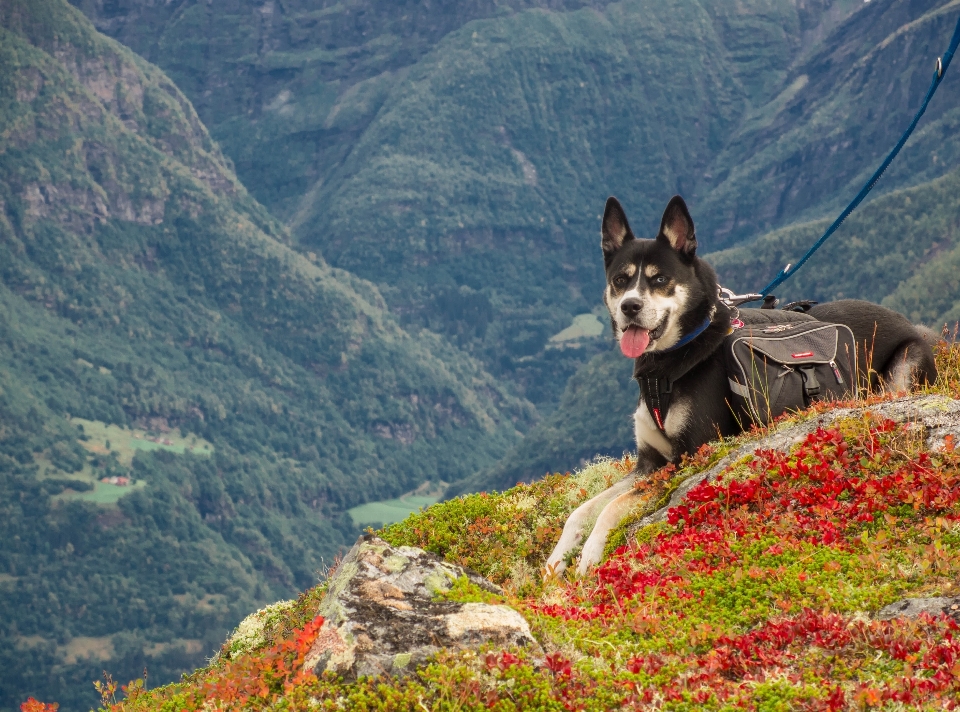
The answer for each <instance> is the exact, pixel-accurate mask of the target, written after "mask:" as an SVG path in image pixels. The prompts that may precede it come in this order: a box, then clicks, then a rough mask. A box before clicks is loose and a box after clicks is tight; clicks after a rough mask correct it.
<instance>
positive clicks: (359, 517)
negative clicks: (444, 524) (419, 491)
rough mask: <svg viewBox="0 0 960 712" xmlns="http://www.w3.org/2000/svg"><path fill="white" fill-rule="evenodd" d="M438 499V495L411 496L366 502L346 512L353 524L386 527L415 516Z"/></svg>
mask: <svg viewBox="0 0 960 712" xmlns="http://www.w3.org/2000/svg"><path fill="white" fill-rule="evenodd" d="M439 499H440V497H439V495H434V496H430V495H411V496H409V497H398V498H396V499H387V500H383V501H382V502H367V503H366V504H361V505H360V506H358V507H353V508H352V509H348V510H347V512H348V513H349V514H350V517H351V518H352V519H353V521H354V523H355V524H380V525H387V524H393V523H395V522H402V521H403V520H404V519H406V518H407V517H408V516H410V515H411V514H416V513H417V512H419V511H421V510H422V509H425V508H426V507H429V506H430V505H431V504H435V503H436V502H437V501H438V500H439Z"/></svg>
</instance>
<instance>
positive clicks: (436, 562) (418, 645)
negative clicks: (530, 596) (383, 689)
mask: <svg viewBox="0 0 960 712" xmlns="http://www.w3.org/2000/svg"><path fill="white" fill-rule="evenodd" d="M461 577H466V578H467V579H469V580H470V581H471V582H472V583H474V584H476V585H477V586H479V587H480V588H482V589H484V590H486V591H489V592H491V593H500V592H501V591H500V589H499V588H498V587H497V586H495V585H494V584H493V583H491V582H490V581H488V580H487V579H485V578H483V577H482V576H480V575H479V574H477V573H475V572H473V571H470V570H468V569H464V568H462V567H460V566H456V565H454V564H449V563H446V562H445V561H443V560H441V559H440V558H438V557H436V556H434V555H433V554H429V553H427V552H426V551H423V550H422V549H416V548H414V547H407V546H399V547H393V546H390V545H389V544H388V543H387V542H385V541H383V540H382V539H378V538H376V537H374V536H373V535H364V536H362V537H361V538H360V539H359V540H358V541H357V543H356V544H355V545H354V547H353V548H352V549H351V550H350V552H349V553H348V554H347V556H346V558H344V560H343V562H342V563H341V564H340V567H339V568H338V569H337V571H336V573H335V574H334V575H333V577H332V578H331V579H330V581H329V583H328V587H327V593H326V595H325V597H324V599H323V601H322V602H321V604H320V608H319V610H318V613H319V615H322V616H323V617H324V623H323V627H322V628H321V629H320V633H319V634H318V636H317V639H316V641H315V642H314V644H313V647H312V648H311V650H310V652H309V653H308V654H307V656H306V658H305V659H304V669H306V670H311V671H313V672H315V673H317V674H318V675H319V674H320V673H322V672H332V673H336V674H338V675H341V676H343V677H345V678H347V679H353V678H356V677H359V676H366V675H382V674H401V673H403V672H406V671H409V670H412V669H413V668H415V667H416V666H417V665H418V664H420V663H422V662H423V661H424V660H426V659H427V658H428V657H430V656H431V655H434V654H436V653H437V652H439V651H440V650H442V649H455V650H457V649H458V650H463V649H472V648H477V647H479V646H481V645H483V644H485V643H491V644H493V645H494V646H496V647H506V646H522V647H527V648H530V649H531V650H533V651H534V653H535V654H539V653H540V652H541V651H540V646H539V645H538V644H537V642H536V641H535V640H534V638H533V635H532V634H531V632H530V626H529V625H528V624H527V622H526V621H525V620H524V619H523V617H522V616H521V615H520V614H519V613H518V612H517V611H515V610H514V609H512V608H510V607H509V606H504V605H493V604H487V603H458V602H455V601H446V600H442V599H441V598H439V596H440V595H441V594H443V593H444V592H447V591H449V590H450V588H451V587H452V586H453V584H454V582H455V581H457V579H459V578H461Z"/></svg>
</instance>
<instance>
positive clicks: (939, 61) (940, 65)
mask: <svg viewBox="0 0 960 712" xmlns="http://www.w3.org/2000/svg"><path fill="white" fill-rule="evenodd" d="M942 76H943V59H942V58H940V57H937V79H940V78H941V77H942Z"/></svg>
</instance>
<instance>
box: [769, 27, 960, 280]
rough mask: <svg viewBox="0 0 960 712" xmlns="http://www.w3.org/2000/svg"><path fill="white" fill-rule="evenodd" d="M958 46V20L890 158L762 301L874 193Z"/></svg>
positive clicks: (959, 34) (786, 270)
mask: <svg viewBox="0 0 960 712" xmlns="http://www.w3.org/2000/svg"><path fill="white" fill-rule="evenodd" d="M957 45H960V20H957V27H956V29H955V30H954V31H953V39H952V40H950V47H949V48H948V49H947V51H946V52H945V53H944V55H943V57H942V58H941V59H938V60H937V69H936V71H935V72H934V73H933V81H932V82H930V88H929V89H927V96H926V97H925V98H924V100H923V104H921V106H920V110H919V111H918V112H917V115H916V116H914V117H913V121H912V122H911V123H910V126H909V127H908V128H907V130H906V132H905V133H904V134H903V136H901V137H900V140H899V141H898V142H897V145H896V146H894V147H893V150H892V151H890V154H889V155H888V156H887V157H886V159H884V161H883V163H881V164H880V167H879V168H878V169H877V172H876V173H874V174H873V176H872V177H871V178H870V180H868V181H867V184H866V185H865V186H863V188H861V189H860V192H859V193H857V197H856V198H854V199H853V200H852V201H851V202H850V204H849V205H848V206H847V207H846V208H845V209H844V211H843V212H842V213H840V217H838V218H837V219H836V220H834V221H833V225H831V226H830V227H829V228H827V231H826V232H825V233H823V237H821V238H820V239H819V240H817V241H816V242H815V243H813V247H811V248H810V249H809V250H807V254H805V255H804V256H803V257H801V258H800V261H799V262H797V264H795V265H787V266H786V267H784V268H783V269H782V270H780V274H778V275H777V276H776V277H774V279H773V281H772V282H770V284H768V285H767V286H766V287H764V288H763V289H762V290H761V291H760V296H761V297H765V296H767V295H768V294H770V292H772V291H773V290H774V289H776V288H777V287H779V286H780V285H781V284H783V283H784V282H786V281H787V279H789V278H790V277H792V276H793V275H794V273H795V272H796V271H797V270H798V269H800V268H801V267H803V265H804V263H805V262H806V261H807V260H809V259H810V258H811V257H812V256H813V253H814V252H816V251H817V250H819V249H820V247H821V245H823V243H824V242H826V241H827V238H829V237H830V236H831V235H832V234H833V233H834V232H836V231H837V228H838V227H840V225H841V223H843V221H844V220H846V219H847V216H848V215H849V214H850V213H852V212H853V211H854V210H856V208H857V206H858V205H860V203H861V202H862V201H863V199H864V198H866V197H867V193H869V192H870V191H871V190H873V186H875V185H876V184H877V181H879V180H880V176H882V175H883V172H884V171H885V170H887V166H889V165H890V163H891V162H893V159H894V158H896V157H897V154H898V153H900V149H901V148H903V144H905V143H906V142H907V139H908V138H910V134H912V133H913V130H914V129H915V128H916V127H917V123H918V122H919V121H920V117H921V116H923V112H925V111H926V110H927V104H929V103H930V99H932V98H933V95H934V93H935V92H936V91H937V87H939V86H940V82H942V81H943V77H944V75H945V74H946V73H947V67H949V66H950V60H952V59H953V53H954V52H956V51H957ZM752 296H755V295H752Z"/></svg>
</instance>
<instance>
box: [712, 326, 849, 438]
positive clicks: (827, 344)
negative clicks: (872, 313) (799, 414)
mask: <svg viewBox="0 0 960 712" xmlns="http://www.w3.org/2000/svg"><path fill="white" fill-rule="evenodd" d="M740 323H741V324H742V322H740ZM721 348H722V349H723V358H724V367H725V369H726V371H727V378H728V381H729V385H730V392H731V394H732V403H731V405H732V406H733V408H734V412H735V413H736V415H737V416H738V417H740V418H741V424H742V425H743V426H744V427H748V426H749V425H750V424H751V423H754V424H757V425H766V424H767V423H769V422H770V421H772V420H773V419H774V418H776V417H777V416H779V415H782V414H783V413H785V412H787V411H788V410H802V409H804V408H807V407H809V406H810V404H811V403H813V402H814V401H818V400H835V399H840V398H843V397H849V396H851V395H852V394H854V393H855V392H856V384H857V352H856V341H855V340H854V338H853V332H852V331H850V328H849V327H847V326H844V325H843V324H827V323H824V322H821V321H789V322H783V323H769V324H754V325H744V326H743V327H742V328H740V329H736V330H734V331H733V332H732V333H731V334H729V335H728V336H727V337H726V339H725V340H724V342H723V346H722V347H721Z"/></svg>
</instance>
